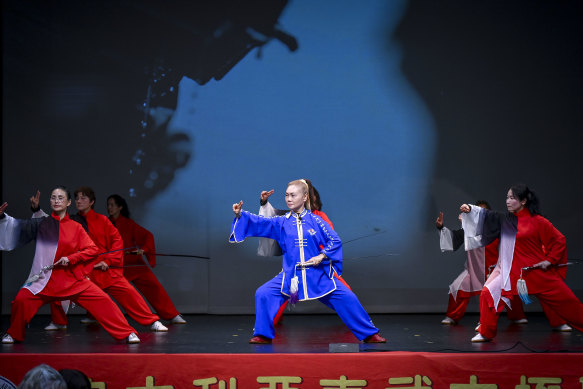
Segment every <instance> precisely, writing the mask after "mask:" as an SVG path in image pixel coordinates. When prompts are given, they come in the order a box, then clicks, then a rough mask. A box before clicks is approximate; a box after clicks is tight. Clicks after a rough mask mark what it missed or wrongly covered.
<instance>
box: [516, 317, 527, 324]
mask: <svg viewBox="0 0 583 389" xmlns="http://www.w3.org/2000/svg"><path fill="white" fill-rule="evenodd" d="M512 322H513V323H514V324H528V319H527V318H524V319H518V320H513V321H512Z"/></svg>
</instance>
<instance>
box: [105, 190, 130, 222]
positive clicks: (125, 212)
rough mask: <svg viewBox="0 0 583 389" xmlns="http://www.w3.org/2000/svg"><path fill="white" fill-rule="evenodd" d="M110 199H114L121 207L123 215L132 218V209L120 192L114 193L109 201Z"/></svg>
mask: <svg viewBox="0 0 583 389" xmlns="http://www.w3.org/2000/svg"><path fill="white" fill-rule="evenodd" d="M109 199H112V200H113V201H114V202H115V204H116V205H117V206H118V207H121V211H119V213H121V215H122V216H124V217H127V218H128V219H129V218H130V209H129V208H128V203H127V202H126V201H125V199H124V198H123V197H121V196H120V195H118V194H112V195H111V196H109V197H108V198H107V201H109Z"/></svg>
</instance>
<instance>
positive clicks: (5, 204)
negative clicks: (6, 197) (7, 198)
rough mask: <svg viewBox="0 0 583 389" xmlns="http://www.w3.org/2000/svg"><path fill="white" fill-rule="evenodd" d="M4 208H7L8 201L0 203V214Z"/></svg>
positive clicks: (2, 213)
mask: <svg viewBox="0 0 583 389" xmlns="http://www.w3.org/2000/svg"><path fill="white" fill-rule="evenodd" d="M6 208H8V203H4V204H2V205H0V216H2V215H4V211H6Z"/></svg>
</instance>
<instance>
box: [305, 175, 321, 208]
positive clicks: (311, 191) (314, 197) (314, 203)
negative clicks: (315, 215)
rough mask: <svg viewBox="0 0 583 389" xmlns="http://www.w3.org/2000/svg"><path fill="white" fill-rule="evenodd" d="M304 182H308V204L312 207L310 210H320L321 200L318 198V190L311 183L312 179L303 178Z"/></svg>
mask: <svg viewBox="0 0 583 389" xmlns="http://www.w3.org/2000/svg"><path fill="white" fill-rule="evenodd" d="M304 180H305V181H306V183H307V184H308V195H309V196H310V203H311V204H310V205H311V207H312V211H321V210H322V200H320V193H318V190H317V189H316V188H315V187H314V185H312V181H310V180H308V179H307V178H304Z"/></svg>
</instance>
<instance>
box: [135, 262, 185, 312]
mask: <svg viewBox="0 0 583 389" xmlns="http://www.w3.org/2000/svg"><path fill="white" fill-rule="evenodd" d="M123 275H124V277H125V278H126V279H127V280H128V281H129V282H131V283H132V284H134V286H135V287H136V289H138V290H139V291H140V293H141V294H142V295H143V296H144V298H145V299H146V300H147V301H148V302H149V303H150V305H151V306H152V308H154V311H156V313H157V314H158V315H159V316H160V317H161V318H162V319H164V320H171V319H173V318H175V317H176V316H177V315H179V314H180V313H179V312H178V310H177V309H176V307H175V306H174V304H173V303H172V300H170V296H168V293H166V290H165V289H164V287H163V286H162V284H161V283H160V281H158V279H157V278H156V276H155V275H154V273H153V272H152V270H150V269H149V268H148V267H146V266H144V267H137V266H136V267H132V268H129V267H127V268H124V269H123Z"/></svg>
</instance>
